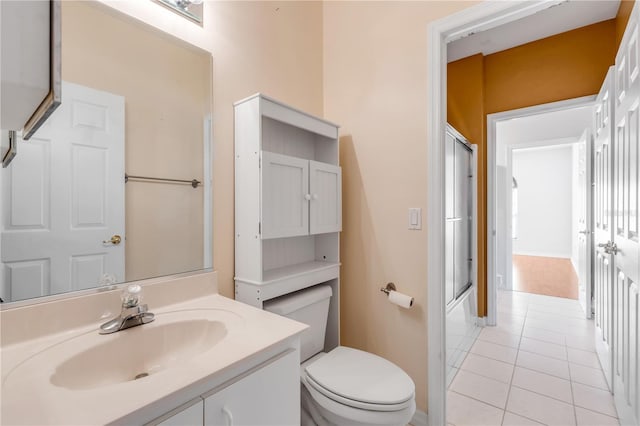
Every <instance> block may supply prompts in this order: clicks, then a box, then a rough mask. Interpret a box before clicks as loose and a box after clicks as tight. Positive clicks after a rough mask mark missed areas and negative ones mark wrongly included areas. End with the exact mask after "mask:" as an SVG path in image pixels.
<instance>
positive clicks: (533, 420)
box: [504, 410, 544, 426]
mask: <svg viewBox="0 0 640 426" xmlns="http://www.w3.org/2000/svg"><path fill="white" fill-rule="evenodd" d="M504 411H505V413H511V414H514V415H516V416H520V417H522V418H523V419H527V420H531V421H532V422H536V423H537V424H539V425H543V426H544V423H540V422H539V421H538V420H535V419H532V418H531V417H527V416H524V415H522V414H518V413H514V412H513V411H509V410H504Z"/></svg>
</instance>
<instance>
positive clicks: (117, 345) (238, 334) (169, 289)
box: [0, 272, 307, 425]
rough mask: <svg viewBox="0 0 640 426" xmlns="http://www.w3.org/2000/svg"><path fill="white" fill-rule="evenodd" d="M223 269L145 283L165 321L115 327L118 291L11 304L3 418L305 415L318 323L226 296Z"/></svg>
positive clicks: (97, 420) (109, 420) (182, 421)
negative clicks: (111, 328)
mask: <svg viewBox="0 0 640 426" xmlns="http://www.w3.org/2000/svg"><path fill="white" fill-rule="evenodd" d="M216 279H217V276H216V273H215V272H214V273H199V274H195V275H192V276H189V277H183V278H179V279H164V280H158V282H156V283H151V284H149V285H145V286H144V287H143V288H144V298H145V299H144V301H145V303H147V304H148V305H149V310H150V311H152V312H154V313H155V315H156V319H155V321H153V322H151V323H149V324H145V325H141V326H138V327H133V328H129V329H126V330H122V331H119V332H116V333H113V334H109V335H100V334H99V333H98V327H99V325H100V324H101V323H102V322H104V320H105V318H110V317H112V316H113V315H114V314H117V312H118V311H119V309H120V301H119V295H120V291H119V290H112V291H108V292H102V293H93V294H88V295H83V296H78V297H72V298H65V299H61V300H58V301H52V302H46V303H39V304H32V305H27V306H24V307H17V308H13V309H7V310H3V311H1V312H0V322H1V324H2V325H1V326H2V346H1V347H0V358H1V360H2V364H1V373H2V388H1V395H2V397H1V400H2V406H1V407H0V408H1V409H0V411H1V413H2V414H1V419H0V420H1V423H2V424H7V425H9V424H41V425H44V424H65V425H71V424H153V425H157V424H161V425H227V424H264V425H294V424H298V423H299V419H300V411H299V410H300V403H299V397H300V394H299V392H300V382H299V364H300V352H299V334H300V333H301V332H302V331H303V330H305V329H306V328H307V326H305V325H303V324H300V323H297V322H295V321H291V320H288V319H286V318H283V317H280V316H277V315H273V314H270V313H268V312H266V311H262V310H259V309H256V308H253V307H250V306H248V305H245V304H242V303H238V302H235V301H233V300H231V299H228V298H225V297H222V296H220V295H218V294H216V293H217V288H216ZM51 318H56V320H55V321H51ZM136 377H138V378H137V379H136ZM34 408H35V409H34Z"/></svg>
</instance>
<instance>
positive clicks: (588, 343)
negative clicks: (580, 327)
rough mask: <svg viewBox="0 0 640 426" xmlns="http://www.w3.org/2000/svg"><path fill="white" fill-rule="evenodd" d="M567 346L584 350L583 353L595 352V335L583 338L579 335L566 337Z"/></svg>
mask: <svg viewBox="0 0 640 426" xmlns="http://www.w3.org/2000/svg"><path fill="white" fill-rule="evenodd" d="M565 340H566V343H567V346H568V347H570V348H575V349H582V350H583V351H590V352H595V350H596V343H595V339H594V337H593V333H592V334H590V335H588V336H581V335H577V334H567V335H565Z"/></svg>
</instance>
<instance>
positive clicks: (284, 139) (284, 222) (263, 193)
mask: <svg viewBox="0 0 640 426" xmlns="http://www.w3.org/2000/svg"><path fill="white" fill-rule="evenodd" d="M338 152H339V143H338V126H337V125H336V124H333V123H331V122H328V121H326V120H324V119H321V118H318V117H314V116H312V115H310V114H307V113H305V112H303V111H300V110H297V109H295V108H292V107H290V106H288V105H285V104H283V103H281V102H279V101H276V100H274V99H271V98H268V97H266V96H264V95H261V94H256V95H253V96H251V97H249V98H247V99H244V100H242V101H239V102H237V103H236V104H235V231H236V232H235V265H236V268H235V281H236V286H235V287H236V288H235V289H236V292H235V295H236V300H239V301H241V302H244V303H248V304H250V305H253V306H256V307H258V308H262V307H263V303H264V301H266V300H270V299H273V298H276V297H279V296H282V295H285V294H289V293H291V292H294V291H297V290H301V289H304V288H307V287H310V286H313V285H316V284H320V283H327V284H329V285H330V286H331V287H332V290H333V297H332V298H331V304H330V307H329V319H328V324H327V337H326V342H325V350H330V349H332V348H333V347H335V346H337V345H338V343H339V342H338V329H339V297H340V296H339V295H340V288H339V277H340V231H341V230H342V172H341V169H340V167H339V166H338Z"/></svg>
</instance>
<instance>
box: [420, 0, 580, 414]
mask: <svg viewBox="0 0 640 426" xmlns="http://www.w3.org/2000/svg"><path fill="white" fill-rule="evenodd" d="M555 5H557V2H539V3H538V2H536V3H529V2H527V3H519V4H516V5H513V3H510V4H492V5H485V4H483V5H480V6H478V7H473V8H470V9H468V10H465V11H464V13H460V14H458V15H454V16H452V17H449V18H445V19H443V20H441V21H438V22H435V23H433V24H432V25H431V26H430V29H429V39H430V42H429V51H428V55H429V99H430V101H429V102H430V105H429V119H428V129H429V141H430V142H429V145H428V149H429V156H428V161H429V170H428V185H429V186H428V188H429V189H428V190H429V194H428V201H429V204H430V205H431V206H432V209H430V211H429V212H428V225H429V227H430V233H431V234H430V238H429V245H428V263H429V269H428V279H429V282H430V283H434V282H436V283H437V282H444V259H443V254H442V253H443V251H444V250H443V248H444V241H445V235H444V227H443V225H442V224H443V223H444V207H443V206H442V200H443V199H444V198H443V193H442V192H443V190H442V188H443V181H444V176H443V175H444V170H443V167H442V165H443V164H444V152H443V151H444V136H443V135H444V123H445V120H443V116H444V111H445V110H446V96H445V93H446V84H445V82H446V78H445V76H446V68H445V61H444V58H445V57H446V54H445V52H446V44H447V42H449V41H452V40H455V39H456V38H461V37H465V36H466V35H468V34H472V33H475V32H481V31H483V30H487V29H490V28H495V27H497V26H500V25H503V24H505V23H512V22H513V21H515V20H517V19H519V18H522V17H524V16H529V15H533V14H535V13H537V12H540V11H541V10H544V9H547V8H550V7H552V6H555ZM491 131H495V129H491V126H488V128H487V132H491ZM489 158H491V157H490V156H489ZM489 170H491V167H490V168H489ZM491 179H492V178H491V177H489V186H488V187H489V191H491V184H492V182H491ZM493 179H495V178H493ZM489 208H491V206H489ZM491 232H492V227H491V224H489V233H490V234H491ZM491 240H492V239H491V238H489V239H488V241H489V250H495V247H493V244H495V243H494V242H491ZM488 268H489V271H488V273H487V275H488V276H489V277H492V276H493V274H494V273H495V270H494V269H492V268H495V267H494V265H491V264H489V265H488ZM428 288H429V290H428V291H429V296H428V300H429V312H428V315H429V318H428V330H429V331H428V332H429V372H430V374H429V421H430V423H431V424H444V422H445V415H444V413H445V407H446V401H445V398H444V395H445V392H444V391H445V386H444V376H445V374H444V373H445V370H444V366H443V365H442V364H441V361H439V360H442V350H443V348H444V347H445V344H444V343H445V337H444V336H445V327H444V303H443V301H444V294H443V290H444V289H443V288H440V287H439V286H437V285H430V286H429V287H428ZM489 291H490V292H491V291H494V292H495V291H497V288H496V287H493V289H491V287H490V288H489ZM493 299H497V297H496V294H495V293H494V294H491V293H489V295H488V300H493ZM542 305H544V303H543V304H542ZM525 309H527V310H528V305H527V307H526V308H525ZM491 316H493V318H492V317H491ZM495 319H496V312H495V310H494V312H493V313H491V310H490V311H489V314H488V317H487V320H488V321H489V323H491V322H492V321H493V322H494V323H495ZM581 320H582V319H581ZM565 350H566V349H565Z"/></svg>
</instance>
